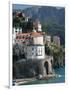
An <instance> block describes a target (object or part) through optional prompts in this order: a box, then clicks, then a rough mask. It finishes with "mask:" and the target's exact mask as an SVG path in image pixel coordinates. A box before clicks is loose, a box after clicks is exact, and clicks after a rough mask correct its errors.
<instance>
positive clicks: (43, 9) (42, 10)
mask: <svg viewBox="0 0 69 90" xmlns="http://www.w3.org/2000/svg"><path fill="white" fill-rule="evenodd" d="M13 11H16V10H13ZM18 11H22V12H23V13H25V15H26V16H30V17H31V18H32V20H33V21H35V20H36V19H38V20H39V21H40V22H41V24H42V31H44V32H46V33H47V34H49V35H51V36H54V35H57V36H59V37H60V40H61V44H62V45H65V8H64V7H51V6H30V7H27V8H23V10H22V8H21V10H20V9H18Z"/></svg>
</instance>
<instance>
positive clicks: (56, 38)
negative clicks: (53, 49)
mask: <svg viewBox="0 0 69 90" xmlns="http://www.w3.org/2000/svg"><path fill="white" fill-rule="evenodd" d="M53 42H54V43H55V44H56V45H58V46H60V37H58V36H53Z"/></svg>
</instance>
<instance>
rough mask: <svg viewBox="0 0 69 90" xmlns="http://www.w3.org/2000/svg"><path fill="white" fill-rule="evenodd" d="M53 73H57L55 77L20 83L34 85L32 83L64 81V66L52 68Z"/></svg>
mask: <svg viewBox="0 0 69 90" xmlns="http://www.w3.org/2000/svg"><path fill="white" fill-rule="evenodd" d="M54 71H55V73H56V74H57V77H54V78H50V79H48V80H35V81H30V82H28V83H25V84H21V85H34V84H48V83H50V84H51V83H54V84H55V83H65V67H64V68H62V67H60V68H55V69H54Z"/></svg>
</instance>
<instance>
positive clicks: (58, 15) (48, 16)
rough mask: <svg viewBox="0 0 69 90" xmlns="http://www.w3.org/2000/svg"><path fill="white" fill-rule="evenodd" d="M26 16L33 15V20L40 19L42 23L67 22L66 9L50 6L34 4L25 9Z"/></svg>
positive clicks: (62, 23)
mask: <svg viewBox="0 0 69 90" xmlns="http://www.w3.org/2000/svg"><path fill="white" fill-rule="evenodd" d="M23 12H24V13H25V14H26V16H31V17H32V19H33V20H35V19H39V20H40V21H41V23H44V22H45V23H49V22H52V23H56V24H61V25H64V24H65V9H64V8H59V9H58V8H56V7H49V6H34V7H30V8H27V9H24V10H23Z"/></svg>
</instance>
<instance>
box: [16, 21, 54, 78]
mask: <svg viewBox="0 0 69 90" xmlns="http://www.w3.org/2000/svg"><path fill="white" fill-rule="evenodd" d="M35 26H36V28H34V29H33V32H27V33H17V34H16V39H15V43H16V44H18V45H19V44H21V45H22V46H21V48H22V49H21V53H22V54H23V55H24V56H25V58H24V59H26V60H25V62H26V61H27V63H28V65H29V66H30V64H32V65H33V66H34V63H36V65H35V67H38V68H37V70H38V69H39V73H38V74H41V75H42V77H46V75H48V74H52V72H53V70H52V63H51V61H53V57H51V56H46V55H45V44H44V35H45V33H44V32H42V29H41V24H40V22H37V24H36V25H35ZM50 42H51V37H50V36H46V43H47V44H49V43H50ZM33 68H34V67H33ZM34 70H35V69H34ZM37 70H35V71H37Z"/></svg>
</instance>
